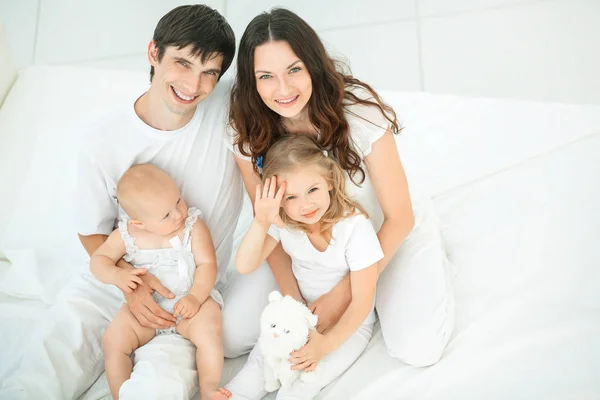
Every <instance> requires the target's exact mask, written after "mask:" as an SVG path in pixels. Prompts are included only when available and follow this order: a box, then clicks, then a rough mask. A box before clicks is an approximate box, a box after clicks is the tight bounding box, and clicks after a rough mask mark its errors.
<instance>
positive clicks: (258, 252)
mask: <svg viewBox="0 0 600 400" xmlns="http://www.w3.org/2000/svg"><path fill="white" fill-rule="evenodd" d="M268 231H269V227H268V226H264V225H263V224H261V223H260V222H258V221H256V219H254V220H253V221H252V225H250V229H248V232H246V234H245V235H244V238H243V239H242V242H241V243H240V247H239V248H238V252H237V254H236V256H235V268H236V269H237V270H238V271H239V272H240V274H249V273H250V272H254V271H256V269H257V268H258V267H260V264H262V263H263V261H265V259H266V258H267V256H268V255H269V254H271V252H272V251H273V249H274V248H275V247H276V246H277V241H276V240H275V239H273V238H272V237H271V236H270V235H268V234H267V232H268Z"/></svg>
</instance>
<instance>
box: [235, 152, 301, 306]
mask: <svg viewBox="0 0 600 400" xmlns="http://www.w3.org/2000/svg"><path fill="white" fill-rule="evenodd" d="M235 161H236V163H237V165H238V168H239V169H240V173H241V174H242V179H243V180H244V186H245V187H246V191H247V192H248V195H249V196H250V201H251V203H252V207H254V200H255V197H256V190H255V188H256V185H257V184H259V183H260V178H259V177H258V175H256V174H255V173H254V169H253V167H252V163H251V162H250V161H246V160H243V159H241V158H239V157H237V156H236V157H235ZM236 258H237V257H236ZM267 262H268V263H269V267H270V268H271V271H273V275H274V276H275V280H276V281H277V283H278V284H279V290H280V291H281V293H282V294H283V295H284V296H285V295H289V296H292V297H293V298H295V299H296V300H298V301H302V302H304V299H303V298H302V295H301V294H300V289H299V288H298V282H297V281H296V277H295V276H294V274H293V273H292V260H291V259H290V257H289V256H288V255H287V254H286V253H285V251H283V248H282V247H281V244H277V246H276V247H275V248H274V249H273V251H272V252H271V254H270V255H269V256H268V257H267Z"/></svg>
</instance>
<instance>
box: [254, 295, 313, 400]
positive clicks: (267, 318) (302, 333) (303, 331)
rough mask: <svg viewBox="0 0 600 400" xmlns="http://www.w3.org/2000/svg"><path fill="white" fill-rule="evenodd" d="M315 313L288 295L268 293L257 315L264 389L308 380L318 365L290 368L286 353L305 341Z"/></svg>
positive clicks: (311, 379) (271, 389)
mask: <svg viewBox="0 0 600 400" xmlns="http://www.w3.org/2000/svg"><path fill="white" fill-rule="evenodd" d="M316 325H317V316H316V315H314V314H313V313H311V312H310V310H309V309H308V307H306V306H305V305H304V304H302V303H300V302H299V301H296V300H294V298H293V297H291V296H285V297H284V296H282V295H281V293H279V292H277V291H275V292H271V294H269V304H268V305H267V306H266V307H265V309H264V311H263V313H262V315H261V318H260V340H259V342H260V350H261V351H262V354H263V359H264V374H265V390H266V391H267V392H273V391H275V390H277V389H279V387H280V386H281V387H289V386H291V385H292V383H294V381H295V380H296V379H298V378H300V379H301V380H302V381H304V382H312V381H314V379H315V376H316V374H318V373H320V370H321V369H322V368H321V366H320V365H319V367H317V368H315V370H314V371H312V372H304V371H302V372H300V371H296V370H293V369H292V368H291V366H292V365H291V363H290V361H289V358H290V353H291V352H292V351H294V350H298V349H299V348H301V347H302V346H304V345H305V344H306V342H307V341H308V331H309V329H315V326H316Z"/></svg>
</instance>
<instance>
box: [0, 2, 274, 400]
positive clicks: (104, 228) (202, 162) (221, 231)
mask: <svg viewBox="0 0 600 400" xmlns="http://www.w3.org/2000/svg"><path fill="white" fill-rule="evenodd" d="M234 53H235V38H234V34H233V31H232V29H231V27H230V26H229V24H228V23H227V22H226V21H225V19H224V18H223V17H222V16H221V15H220V14H219V13H218V12H217V11H215V10H213V9H211V8H209V7H206V6H204V5H190V6H181V7H177V8H175V9H173V10H172V11H170V12H169V13H168V14H166V15H165V16H164V17H163V18H162V19H161V20H160V21H159V22H158V25H157V26H156V29H155V32H154V36H153V39H152V41H151V42H150V43H149V45H148V61H149V63H150V65H151V68H150V82H151V84H150V88H149V89H148V91H147V92H145V93H143V94H141V96H139V97H137V98H132V99H131V103H130V104H131V106H130V107H127V108H126V109H120V110H115V111H114V113H113V114H112V115H111V116H110V117H109V118H107V119H105V120H104V121H101V123H99V124H98V125H97V127H96V128H95V130H94V131H92V132H87V133H86V138H85V140H84V145H83V148H82V150H81V154H80V165H79V171H78V172H79V183H78V190H77V194H76V195H77V197H78V209H77V210H75V213H76V220H77V228H78V233H79V238H80V240H81V243H82V245H83V246H84V247H85V249H86V251H87V252H88V253H89V254H90V255H91V254H92V253H93V252H94V251H95V250H96V249H97V248H98V247H99V246H100V245H101V244H102V243H103V242H104V241H105V240H106V238H107V235H109V234H110V233H111V232H112V231H113V229H114V228H115V224H116V221H117V220H118V218H119V214H120V213H123V211H122V210H121V209H120V208H119V205H118V203H117V200H116V182H118V180H119V178H120V177H121V175H122V174H123V173H124V172H125V171H126V170H127V169H128V168H129V167H130V166H131V165H133V164H140V163H152V164H154V165H156V166H158V167H160V168H162V169H163V170H164V171H166V172H167V173H168V174H169V175H170V176H171V177H172V178H173V179H174V180H175V182H176V183H177V185H178V186H179V188H180V190H181V193H182V196H183V197H184V198H185V200H186V202H187V203H188V204H189V205H191V206H195V207H197V208H199V209H200V210H201V212H202V218H203V220H204V222H205V223H206V224H207V226H208V228H209V229H210V232H211V235H212V239H213V242H214V245H215V249H216V254H217V262H218V268H219V274H218V278H217V283H216V288H217V289H218V290H219V291H221V293H222V294H223V298H224V304H225V306H224V309H223V313H222V321H223V346H224V354H225V356H226V357H236V356H239V355H241V354H244V353H246V352H248V351H249V350H250V349H251V348H252V347H253V345H254V343H255V341H256V339H257V337H258V333H259V320H260V313H261V311H262V309H263V308H264V306H265V305H266V303H267V295H268V293H270V292H271V290H275V289H276V287H277V285H276V282H275V280H274V278H273V276H272V274H271V272H270V270H269V268H268V266H266V265H264V266H263V267H262V268H261V269H260V270H259V271H258V272H257V273H255V274H252V275H246V276H235V277H234V279H232V281H231V282H229V283H228V284H227V285H225V276H226V274H225V272H226V271H225V270H226V268H227V265H228V264H229V259H230V257H231V253H232V242H233V233H234V230H235V226H236V223H237V219H238V217H239V212H240V209H241V208H242V207H241V206H242V190H243V189H242V188H243V186H242V181H241V178H240V176H239V171H238V169H237V167H236V164H235V161H234V158H233V156H232V153H231V152H230V151H229V150H228V149H227V148H226V147H225V145H224V140H223V139H224V135H226V126H227V116H228V110H227V104H228V95H229V85H228V84H227V83H225V82H222V83H219V80H220V78H221V76H222V75H223V74H224V73H225V71H227V69H228V68H229V66H230V65H231V61H232V59H233V56H234ZM119 266H120V267H121V268H132V266H131V265H129V264H127V263H126V262H125V261H123V260H121V261H120V263H119ZM143 280H144V283H145V285H144V286H141V287H138V288H137V289H136V290H134V291H133V292H131V293H121V291H120V290H119V289H117V288H116V287H112V286H108V285H104V284H102V283H100V282H98V281H97V280H96V279H95V278H94V277H93V276H92V275H91V274H89V273H85V274H83V275H82V276H78V277H75V278H74V279H73V281H72V282H71V283H70V284H69V285H68V286H67V287H66V288H65V289H64V290H63V292H62V293H61V295H60V296H59V299H60V300H58V301H57V304H56V305H55V306H54V309H53V310H52V313H51V315H52V317H50V318H49V319H48V321H46V325H45V328H44V329H41V330H40V331H39V333H38V335H37V336H34V337H33V338H32V339H31V342H30V346H29V347H28V349H27V352H26V354H25V356H24V359H23V362H22V363H21V365H20V368H19V369H18V370H17V371H15V373H14V374H13V375H12V376H11V377H9V378H8V379H7V380H6V381H5V382H4V384H3V386H2V390H0V398H10V399H31V398H39V399H41V398H44V399H66V398H77V397H79V396H80V395H82V394H83V393H84V392H85V391H86V390H87V389H88V388H89V387H90V386H91V385H92V384H93V383H94V382H95V381H96V379H97V378H98V377H99V376H100V375H101V374H102V372H103V370H104V359H103V351H102V336H103V334H104V331H105V330H106V328H107V327H108V325H109V323H110V321H111V320H112V319H113V318H114V316H115V315H116V313H117V310H118V309H119V308H120V305H121V303H122V301H123V299H125V301H126V302H127V304H128V305H129V308H130V310H131V312H132V313H133V315H134V316H135V317H136V318H137V319H138V321H139V322H140V323H141V324H142V325H143V326H147V327H152V328H157V329H158V328H167V327H170V326H173V325H174V324H175V321H176V319H175V317H174V316H173V315H171V314H169V313H167V312H166V311H164V310H162V309H161V308H160V307H158V305H157V304H156V302H155V301H154V299H153V297H152V292H154V291H157V292H159V293H160V294H161V295H163V296H166V297H170V296H171V295H172V294H171V293H170V292H169V290H168V289H167V288H166V287H164V286H163V285H161V283H160V282H159V281H158V280H157V279H156V278H155V277H153V276H152V275H149V274H146V275H144V276H143ZM171 343H172V342H171ZM152 345H153V343H152V342H151V343H149V344H148V345H147V346H145V347H148V348H151V347H152ZM156 346H159V347H158V348H159V352H160V351H163V352H164V347H163V348H160V346H161V344H158V345H156ZM163 346H164V343H163ZM182 347H183V348H184V349H185V352H187V353H186V354H188V355H189V358H191V360H192V362H191V365H192V366H193V365H194V363H193V357H194V351H193V349H192V348H189V347H186V346H185V345H184V344H183V343H182V344H181V346H180V347H178V348H179V349H181V348H182ZM151 354H152V352H151V351H150V352H148V353H146V354H145V356H144V355H140V356H139V357H141V359H142V360H143V361H147V362H146V363H145V365H146V366H148V365H150V366H151V367H152V368H154V370H152V373H150V374H148V375H144V373H138V374H137V375H136V371H135V370H134V373H133V375H132V377H133V378H132V379H131V380H130V381H128V382H130V385H129V386H128V384H127V382H126V384H124V385H123V386H122V388H121V397H123V398H126V397H129V396H128V395H126V393H125V392H127V390H128V389H127V388H128V387H129V388H130V389H129V390H130V391H129V392H127V393H131V392H132V391H134V389H132V386H131V385H134V386H135V382H133V383H132V381H136V380H137V381H139V380H140V379H141V378H143V377H144V376H146V377H147V376H149V375H152V378H151V381H152V382H148V381H144V382H142V383H138V384H137V387H145V388H147V387H152V388H157V389H156V390H159V391H160V393H158V392H153V395H154V396H155V397H154V398H183V397H185V396H187V395H191V393H185V392H186V391H187V392H189V391H191V388H194V387H195V383H194V382H193V381H194V379H195V377H194V373H193V372H194V371H193V370H192V373H191V374H190V371H189V368H190V367H189V366H188V365H189V363H187V361H185V362H182V361H181V358H179V359H178V360H179V362H173V361H170V362H171V363H173V365H165V362H166V363H167V364H168V363H169V360H171V359H174V358H177V357H175V356H173V355H172V353H169V356H168V357H166V360H167V361H165V357H164V355H163V356H162V357H160V360H157V359H152V357H151V356H150V357H148V358H144V357H146V356H149V355H151ZM137 358H138V355H136V359H137ZM178 368H187V369H188V370H185V371H182V370H181V369H179V370H178ZM191 368H193V367H191ZM157 371H158V372H157ZM190 380H191V382H190ZM134 392H135V391H134ZM137 395H138V396H139V395H142V396H143V394H141V393H139V392H137ZM133 397H136V395H135V394H134V395H133ZM144 398H148V397H144Z"/></svg>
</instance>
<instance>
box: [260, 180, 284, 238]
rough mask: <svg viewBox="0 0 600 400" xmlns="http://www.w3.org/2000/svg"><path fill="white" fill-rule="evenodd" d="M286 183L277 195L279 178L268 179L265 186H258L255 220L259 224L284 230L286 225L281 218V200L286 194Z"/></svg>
mask: <svg viewBox="0 0 600 400" xmlns="http://www.w3.org/2000/svg"><path fill="white" fill-rule="evenodd" d="M285 188H286V183H285V182H283V183H282V184H281V186H280V187H279V190H278V191H277V194H275V190H276V189H277V177H276V176H273V177H272V178H267V180H266V181H265V186H264V187H263V186H262V185H261V184H260V183H259V184H258V185H256V196H255V197H254V219H255V220H256V222H258V223H259V224H261V225H263V226H266V227H269V226H271V224H275V225H277V226H278V227H280V228H283V226H284V224H283V221H282V220H281V217H280V216H279V208H280V207H281V200H282V199H283V194H284V193H285Z"/></svg>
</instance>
